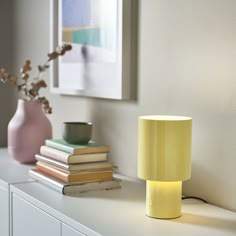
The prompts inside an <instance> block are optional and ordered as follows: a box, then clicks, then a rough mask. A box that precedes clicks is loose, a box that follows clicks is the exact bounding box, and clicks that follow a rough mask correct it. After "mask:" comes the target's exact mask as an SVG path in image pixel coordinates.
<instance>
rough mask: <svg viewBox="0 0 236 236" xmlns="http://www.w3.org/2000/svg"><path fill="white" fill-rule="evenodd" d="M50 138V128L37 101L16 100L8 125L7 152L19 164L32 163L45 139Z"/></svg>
mask: <svg viewBox="0 0 236 236" xmlns="http://www.w3.org/2000/svg"><path fill="white" fill-rule="evenodd" d="M51 138H52V126H51V123H50V121H49V120H48V118H47V117H46V115H45V114H44V112H43V110H42V108H41V104H40V103H39V102H38V101H24V100H18V105H17V109H16V113H15V115H14V116H13V117H12V119H11V120H10V122H9V124H8V152H9V154H10V155H11V156H12V157H13V158H14V159H15V160H17V161H19V162H20V163H34V162H35V161H36V160H35V154H37V153H39V150H40V147H41V145H43V144H44V141H45V139H51Z"/></svg>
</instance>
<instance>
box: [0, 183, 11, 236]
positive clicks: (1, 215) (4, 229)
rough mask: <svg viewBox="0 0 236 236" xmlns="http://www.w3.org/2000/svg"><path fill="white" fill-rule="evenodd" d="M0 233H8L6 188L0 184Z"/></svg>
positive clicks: (2, 234) (5, 234)
mask: <svg viewBox="0 0 236 236" xmlns="http://www.w3.org/2000/svg"><path fill="white" fill-rule="evenodd" d="M0 235H1V236H8V235H9V202H8V190H7V189H5V188H3V187H1V186H0Z"/></svg>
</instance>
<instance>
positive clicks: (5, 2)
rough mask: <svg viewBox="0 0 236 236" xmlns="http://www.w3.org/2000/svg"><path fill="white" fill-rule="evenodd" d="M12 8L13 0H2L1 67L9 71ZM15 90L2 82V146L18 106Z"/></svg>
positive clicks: (0, 24)
mask: <svg viewBox="0 0 236 236" xmlns="http://www.w3.org/2000/svg"><path fill="white" fill-rule="evenodd" d="M11 9H12V0H1V1H0V29H1V37H0V68H1V67H5V68H7V69H8V70H9V71H11V69H12V68H11V66H12V51H11V49H12V44H11V42H12V40H11V39H12V31H11V30H12V18H11V17H9V14H10V12H11ZM10 15H11V14H10ZM6 19H7V21H6ZM14 92H15V91H13V89H12V88H10V85H7V84H0V147H4V146H7V125H8V122H9V120H10V119H11V117H12V116H13V114H14V112H15V107H16V101H15V100H16V99H15V97H14Z"/></svg>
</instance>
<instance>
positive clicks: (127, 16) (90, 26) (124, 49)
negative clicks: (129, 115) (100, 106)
mask: <svg viewBox="0 0 236 236" xmlns="http://www.w3.org/2000/svg"><path fill="white" fill-rule="evenodd" d="M131 2H132V0H51V6H50V8H51V26H50V28H51V30H50V31H51V36H50V37H51V49H52V50H55V48H56V47H57V45H62V44H63V43H70V44H71V45H72V50H71V52H67V53H66V55H64V56H63V57H59V59H58V60H56V61H53V62H52V63H53V65H52V67H51V71H50V72H51V76H50V86H51V91H52V92H53V93H59V94H62V95H78V96H86V97H98V98H108V99H118V100H122V99H130V96H131V66H130V65H131V46H132V45H131V5H132V4H131Z"/></svg>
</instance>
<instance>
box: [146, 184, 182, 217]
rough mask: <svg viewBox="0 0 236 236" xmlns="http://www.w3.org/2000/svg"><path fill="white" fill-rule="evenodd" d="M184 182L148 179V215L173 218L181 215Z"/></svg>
mask: <svg viewBox="0 0 236 236" xmlns="http://www.w3.org/2000/svg"><path fill="white" fill-rule="evenodd" d="M181 200H182V182H181V181H176V182H158V181H147V186H146V215H148V216H150V217H153V218H160V219H172V218H177V217H180V216H181Z"/></svg>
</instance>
